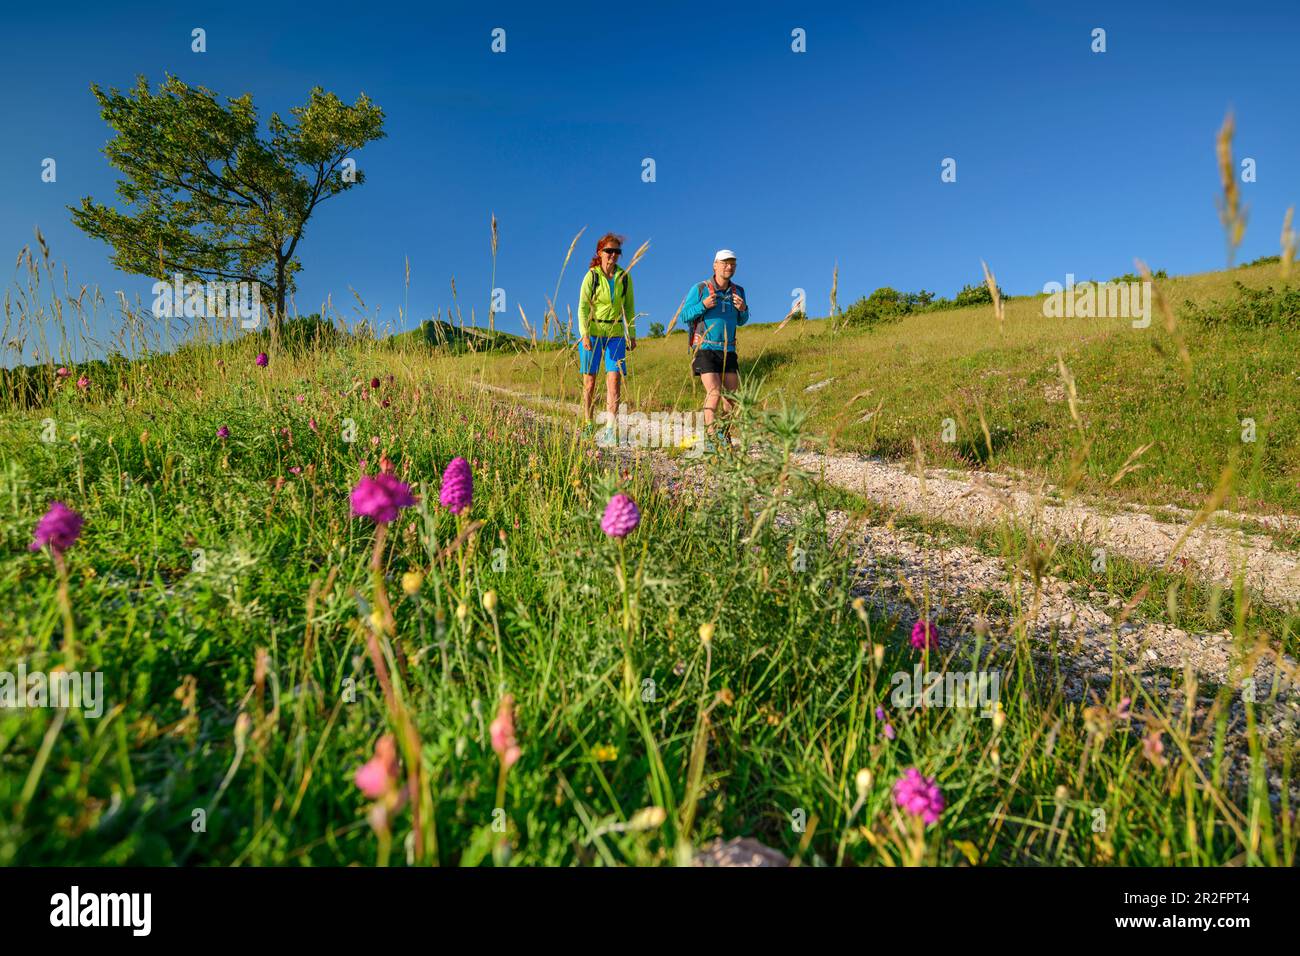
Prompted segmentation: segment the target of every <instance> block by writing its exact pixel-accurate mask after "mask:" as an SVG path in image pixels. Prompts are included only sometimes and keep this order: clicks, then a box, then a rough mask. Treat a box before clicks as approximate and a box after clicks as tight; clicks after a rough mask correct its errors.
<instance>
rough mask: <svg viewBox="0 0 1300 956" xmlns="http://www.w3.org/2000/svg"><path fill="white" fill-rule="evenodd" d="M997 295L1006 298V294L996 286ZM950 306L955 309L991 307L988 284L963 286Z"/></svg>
mask: <svg viewBox="0 0 1300 956" xmlns="http://www.w3.org/2000/svg"><path fill="white" fill-rule="evenodd" d="M998 295H1000V296H1001V297H1002V298H1004V299H1005V298H1007V294H1006V293H1005V292H1003V291H1002V287H1001V286H998ZM952 304H953V305H954V306H956V307H957V308H962V307H963V306H968V305H992V304H993V293H992V292H990V291H989V287H988V283H986V282H981V283H980V284H979V285H964V286H962V287H961V291H960V292H958V293H957V297H956V298H955V299H953V300H952Z"/></svg>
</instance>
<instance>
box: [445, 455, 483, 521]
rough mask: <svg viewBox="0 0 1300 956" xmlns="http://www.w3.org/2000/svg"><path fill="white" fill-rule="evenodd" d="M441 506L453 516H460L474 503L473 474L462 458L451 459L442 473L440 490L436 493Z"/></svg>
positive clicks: (467, 463)
mask: <svg viewBox="0 0 1300 956" xmlns="http://www.w3.org/2000/svg"><path fill="white" fill-rule="evenodd" d="M438 500H439V501H440V502H441V503H442V506H443V507H444V508H446V509H447V510H448V511H450V512H451V513H452V514H454V515H458V514H460V513H461V512H462V511H464V510H465V509H466V508H468V507H469V506H470V505H471V504H473V502H474V474H473V472H471V471H470V467H469V462H467V461H466V460H465V459H464V458H453V459H452V460H451V463H450V464H449V465H447V470H446V471H444V472H443V473H442V490H441V491H439V492H438Z"/></svg>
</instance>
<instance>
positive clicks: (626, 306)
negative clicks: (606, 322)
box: [623, 273, 636, 342]
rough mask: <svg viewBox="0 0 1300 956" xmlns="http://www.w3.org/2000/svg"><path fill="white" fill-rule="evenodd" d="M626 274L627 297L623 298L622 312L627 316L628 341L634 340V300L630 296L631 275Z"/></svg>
mask: <svg viewBox="0 0 1300 956" xmlns="http://www.w3.org/2000/svg"><path fill="white" fill-rule="evenodd" d="M625 274H626V275H627V297H626V298H625V299H624V300H623V314H624V315H625V316H626V317H627V337H628V340H629V341H630V342H635V341H636V302H635V300H634V299H633V297H632V276H631V274H628V273H625Z"/></svg>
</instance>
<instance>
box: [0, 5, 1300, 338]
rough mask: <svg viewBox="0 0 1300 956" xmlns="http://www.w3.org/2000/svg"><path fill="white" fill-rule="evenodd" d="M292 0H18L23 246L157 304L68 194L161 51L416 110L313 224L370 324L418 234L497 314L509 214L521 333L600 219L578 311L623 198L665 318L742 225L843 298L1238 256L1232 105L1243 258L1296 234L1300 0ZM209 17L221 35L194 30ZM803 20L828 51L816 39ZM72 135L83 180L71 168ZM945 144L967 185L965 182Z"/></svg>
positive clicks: (1181, 267) (820, 288) (617, 225)
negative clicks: (802, 45)
mask: <svg viewBox="0 0 1300 956" xmlns="http://www.w3.org/2000/svg"><path fill="white" fill-rule="evenodd" d="M278 6H279V5H275V4H271V3H266V2H262V3H256V4H253V3H240V2H229V3H219V4H218V3H213V4H198V5H193V6H192V7H186V8H184V9H179V10H178V9H176V8H175V7H172V6H169V7H168V8H164V9H152V8H150V7H147V6H145V5H137V4H131V3H126V4H112V5H107V4H98V3H97V4H88V3H80V2H72V3H66V4H58V5H48V4H22V5H13V4H10V5H6V6H5V10H4V12H3V13H2V14H0V35H2V36H3V37H4V43H3V56H2V57H0V116H2V117H3V121H4V130H5V145H4V149H3V150H0V255H3V256H4V257H5V261H6V262H8V263H12V262H13V257H14V256H16V254H17V252H18V250H19V249H20V248H21V247H22V246H23V245H24V244H27V243H29V242H32V240H33V232H32V229H33V226H34V225H39V226H40V228H41V229H42V231H43V232H44V234H45V236H46V238H47V240H48V242H49V243H50V245H51V247H52V250H53V253H54V256H55V258H56V259H57V260H59V261H60V262H66V263H67V264H68V267H69V273H70V277H71V279H72V280H73V282H75V283H77V284H80V283H83V282H85V283H92V284H98V285H100V286H101V287H102V288H103V289H104V290H105V293H106V294H107V295H108V296H109V297H110V298H112V290H115V289H124V290H126V291H127V292H128V294H129V295H132V296H134V294H135V293H137V292H139V293H140V294H141V296H142V298H145V300H146V302H147V301H149V300H148V298H147V296H148V287H149V284H150V283H149V280H147V279H144V278H141V277H138V276H127V275H124V274H121V273H119V272H117V271H116V270H115V269H114V268H113V267H112V266H111V265H110V263H109V250H108V248H107V247H106V246H104V245H103V244H101V243H99V242H96V241H93V240H91V239H89V238H88V237H86V236H84V235H83V234H81V233H80V232H79V230H77V229H76V228H75V227H74V226H73V225H72V224H71V221H70V218H69V215H68V213H67V211H66V208H65V207H66V206H68V205H70V204H75V203H77V202H78V201H79V199H80V197H82V196H84V195H92V196H94V197H95V198H96V199H98V200H100V201H116V197H115V196H114V192H113V184H114V182H115V174H114V171H113V170H112V168H111V167H110V166H109V165H108V162H107V160H106V158H105V157H104V155H103V153H102V151H101V150H102V147H103V144H104V142H105V141H106V139H107V138H108V131H107V127H106V126H105V124H104V122H103V121H102V119H101V118H100V116H99V113H98V108H97V104H96V103H95V101H94V99H93V97H92V96H91V94H90V92H89V85H90V83H91V82H97V83H99V84H100V85H102V86H104V87H108V86H116V87H119V88H128V87H130V86H131V85H132V84H133V83H134V77H135V75H136V74H138V73H143V74H144V75H146V76H147V77H148V78H149V79H150V81H151V82H153V83H155V84H156V83H157V82H158V81H160V80H161V79H162V78H163V76H164V73H165V72H172V73H174V74H176V75H177V76H179V77H180V78H181V79H183V80H185V81H186V82H188V83H191V84H201V85H204V86H207V87H209V88H210V89H212V90H214V91H216V92H218V93H219V94H222V95H229V96H236V95H240V94H243V93H245V92H250V93H252V94H253V97H254V102H255V103H256V104H257V105H258V107H259V110H260V112H261V115H262V117H263V119H265V118H267V117H269V115H270V113H271V112H272V111H280V112H281V113H282V114H283V113H285V111H287V109H288V107H290V106H293V105H297V104H299V103H301V102H303V101H304V100H305V98H306V94H307V91H308V90H309V89H310V88H311V87H312V86H313V85H315V84H319V85H321V86H323V87H325V88H326V89H327V90H331V91H333V92H336V93H337V94H338V95H339V96H341V97H342V98H344V99H345V100H347V101H348V102H351V101H352V100H353V99H354V98H355V97H356V95H357V94H358V93H360V92H362V91H364V92H365V93H367V94H368V95H369V96H370V97H371V98H372V99H373V100H374V101H375V102H376V103H377V104H378V105H380V106H381V107H382V108H383V109H384V111H385V113H386V115H387V120H386V124H385V128H386V130H387V132H388V137H387V138H386V139H383V140H380V141H379V142H377V143H374V144H372V145H370V146H368V147H366V148H365V149H364V150H363V151H362V152H361V153H360V154H359V156H358V160H359V164H360V166H361V168H363V169H364V170H365V171H366V173H367V176H368V181H367V182H366V183H365V184H364V185H362V186H360V187H359V188H356V189H354V190H353V191H351V192H349V193H346V194H344V195H342V196H339V197H337V198H335V199H333V200H330V201H329V202H327V203H326V204H324V205H323V206H322V207H320V209H319V211H318V213H317V215H316V216H315V217H314V218H313V220H312V221H311V222H310V223H309V225H308V228H307V234H306V237H305V239H304V242H303V244H302V245H301V246H300V253H301V259H302V263H303V271H302V273H301V274H300V277H299V291H298V294H297V297H296V300H297V306H298V310H299V311H300V312H304V313H305V312H310V311H315V310H316V309H317V308H318V307H319V305H320V303H321V302H322V301H323V300H324V299H325V297H326V295H327V294H330V293H332V295H333V300H334V303H335V305H336V307H339V308H340V309H341V310H342V311H343V313H344V315H345V317H347V318H348V319H349V321H350V322H351V321H353V320H355V318H356V314H355V313H354V312H353V311H352V307H353V305H354V300H353V298H352V295H351V293H350V292H349V289H348V286H349V285H351V286H352V287H353V288H354V289H355V290H356V291H357V292H358V293H359V294H360V295H361V296H362V298H363V299H364V300H365V301H366V303H367V304H368V305H369V306H371V307H372V310H373V308H374V307H376V306H378V307H381V312H380V321H381V323H382V322H384V321H393V322H395V321H396V319H397V307H398V306H399V305H402V304H403V300H404V297H405V292H404V289H403V262H404V257H406V256H408V255H409V257H410V261H411V273H412V276H411V288H410V315H409V317H408V319H407V322H406V323H405V325H406V326H408V327H409V326H411V325H414V324H415V323H416V322H418V321H420V320H422V319H425V318H428V317H430V316H431V315H432V313H433V311H434V310H435V309H436V308H438V307H442V308H443V309H444V314H445V310H446V308H447V306H449V305H450V303H451V296H450V290H449V285H448V280H449V279H450V278H451V277H452V276H453V275H454V276H455V277H456V281H457V287H458V289H459V291H460V293H461V305H462V308H463V309H464V311H465V314H466V317H467V318H468V313H469V306H470V305H471V304H473V305H475V306H476V307H477V309H478V314H479V316H480V319H481V317H483V316H484V315H485V312H486V307H487V302H488V290H489V269H490V266H491V259H490V248H489V235H488V216H489V214H490V213H491V212H493V211H495V213H496V215H497V217H498V219H499V220H500V229H501V249H500V258H499V261H498V268H497V285H499V286H501V287H503V288H504V289H505V290H506V292H507V297H508V307H509V315H508V317H505V318H503V319H502V320H501V321H500V324H499V327H503V328H507V329H510V330H518V329H519V328H520V326H519V313H518V307H517V305H516V303H520V302H521V303H522V304H523V306H524V308H525V310H526V311H527V313H528V315H529V318H530V319H533V318H540V317H541V314H542V310H543V306H544V297H545V296H548V295H550V294H551V293H552V291H553V290H554V287H555V281H556V278H557V275H558V271H559V267H560V263H561V261H562V259H563V256H564V253H565V250H566V249H567V247H568V243H569V241H570V239H571V238H572V237H573V235H574V233H576V232H577V231H578V229H580V228H581V227H583V226H584V225H585V226H587V227H588V229H587V233H586V234H585V235H584V237H583V240H582V242H581V244H580V246H579V249H578V251H577V252H576V253H575V257H574V259H575V261H574V262H572V263H571V264H570V268H569V271H568V272H567V273H566V275H565V279H564V285H563V288H562V290H561V296H560V312H561V315H563V313H564V309H563V306H564V304H566V303H568V304H573V303H575V300H576V295H577V284H578V281H579V280H580V278H581V274H582V269H583V268H584V267H585V265H586V261H587V259H589V257H590V255H591V251H592V248H591V247H592V245H593V243H594V241H595V239H596V237H597V236H599V235H600V233H602V232H604V231H605V230H607V229H614V230H616V231H618V232H621V233H623V234H625V235H626V236H627V247H628V249H629V250H631V249H633V248H635V247H636V246H637V245H639V244H640V243H641V242H642V241H643V240H645V239H649V240H650V241H651V246H650V252H649V255H648V257H647V258H646V259H645V260H644V261H643V262H642V264H641V265H639V266H638V267H637V270H636V272H634V278H635V279H636V287H637V306H638V309H639V310H640V311H643V312H647V313H649V315H648V316H646V317H644V318H642V319H641V320H640V321H639V323H638V326H639V329H640V330H641V332H642V334H644V333H645V331H646V329H647V328H648V325H649V323H650V322H652V321H660V322H664V323H666V322H667V321H668V319H669V318H670V317H671V316H672V314H673V312H674V310H675V309H676V308H677V304H678V303H679V302H680V300H681V298H682V296H683V295H684V294H685V292H686V290H687V288H688V287H689V285H690V284H691V283H693V282H695V281H697V280H700V279H703V278H705V277H706V276H707V274H708V272H709V269H710V263H711V261H712V256H713V252H714V250H715V249H717V248H718V247H720V246H727V247H730V248H733V249H735V250H736V251H737V253H738V255H739V270H738V273H737V276H736V278H737V281H740V282H741V283H743V284H744V285H745V286H746V288H747V291H748V296H749V301H750V305H751V310H752V312H753V314H754V316H755V318H756V319H757V320H758V321H772V320H776V319H779V318H781V317H782V316H783V315H784V314H785V313H786V311H787V310H788V309H789V307H790V302H791V290H792V289H793V288H795V287H802V288H804V289H806V290H807V294H808V304H809V311H810V312H811V313H812V314H814V315H821V314H825V313H826V311H827V310H828V297H829V292H830V280H831V270H832V267H833V266H834V264H835V263H836V262H837V261H838V263H839V269H840V274H839V301H840V304H841V305H845V304H847V303H848V302H849V301H851V300H852V299H854V298H856V297H857V296H859V295H863V294H866V293H869V292H870V291H871V290H872V289H874V288H876V287H877V286H881V285H891V286H894V287H896V288H900V289H906V290H915V289H919V288H922V287H923V288H926V289H929V290H931V291H935V292H938V293H939V294H941V295H952V294H953V293H954V292H955V291H956V290H957V289H959V288H960V287H961V286H962V285H963V284H964V283H968V282H975V281H978V279H979V277H980V270H979V260H980V259H981V258H984V259H986V260H987V261H988V262H989V264H990V266H991V267H992V268H993V269H994V271H995V272H996V274H997V276H998V281H999V283H1000V284H1001V285H1002V287H1003V288H1004V289H1005V290H1007V291H1008V292H1010V293H1013V294H1018V293H1028V292H1034V291H1038V290H1040V289H1041V288H1042V285H1043V283H1045V282H1048V281H1052V280H1055V281H1063V280H1064V278H1065V274H1066V273H1067V272H1072V273H1074V274H1075V275H1076V276H1078V277H1079V278H1080V279H1082V278H1085V277H1092V278H1098V279H1102V278H1108V277H1110V276H1113V275H1117V274H1121V273H1124V272H1127V271H1130V270H1131V269H1132V261H1133V258H1134V256H1140V257H1142V258H1144V259H1145V260H1146V261H1147V262H1149V263H1150V264H1151V265H1152V267H1153V268H1160V267H1163V268H1165V269H1167V270H1169V271H1170V272H1171V273H1174V272H1179V273H1183V272H1196V271H1203V270H1206V269H1215V268H1221V267H1222V266H1223V265H1224V262H1225V258H1224V257H1225V253H1224V246H1223V240H1222V231H1221V227H1220V225H1219V222H1218V219H1217V215H1216V210H1215V196H1216V193H1217V190H1218V176H1217V172H1216V167H1215V154H1214V134H1215V132H1216V130H1217V129H1218V127H1219V125H1220V123H1221V122H1222V120H1223V116H1224V113H1225V111H1226V109H1227V107H1228V106H1229V105H1231V106H1233V107H1234V109H1235V113H1236V118H1237V131H1238V132H1237V139H1236V143H1235V146H1234V150H1235V154H1236V156H1237V158H1238V159H1240V158H1242V157H1246V156H1249V157H1253V158H1254V159H1255V160H1256V162H1257V169H1258V181H1257V182H1255V183H1251V184H1244V185H1243V186H1242V189H1243V195H1244V199H1245V201H1246V202H1247V203H1249V205H1250V224H1249V227H1248V229H1247V232H1246V240H1245V243H1244V245H1243V247H1242V249H1241V251H1240V253H1239V255H1238V260H1237V261H1238V262H1240V261H1247V260H1249V259H1252V258H1255V257H1257V256H1261V255H1272V254H1275V253H1277V252H1278V245H1279V244H1278V235H1279V232H1280V228H1281V223H1282V217H1283V214H1284V212H1285V210H1286V208H1287V206H1288V205H1290V204H1292V203H1297V204H1300V164H1298V163H1297V157H1300V124H1298V123H1297V122H1296V120H1297V115H1298V110H1297V103H1298V102H1300V100H1298V99H1297V79H1298V74H1297V70H1296V52H1297V49H1300V29H1298V28H1300V5H1297V4H1296V3H1295V2H1289V3H1273V2H1258V3H1256V2H1252V3H1250V4H1248V5H1237V6H1233V5H1229V4H1224V3H1222V2H1215V3H1199V2H1196V3H1192V2H1188V3H1168V4H1164V3H1160V4H1157V3H1147V4H1134V3H1131V2H1124V3H1097V2H1090V3H1086V4H1070V3H1058V2H1032V3H1031V2H1022V3H997V4H986V3H980V4H974V3H972V4H961V5H956V4H951V5H949V4H939V3H926V4H918V3H915V2H910V3H898V4H889V5H880V6H872V7H871V8H870V9H851V10H850V9H837V8H836V7H832V6H829V5H824V4H811V3H797V4H794V3H792V4H782V5H763V6H761V7H755V8H752V9H750V8H749V5H748V4H739V3H732V4H719V5H717V6H716V8H714V9H715V10H716V12H708V11H709V7H708V6H707V5H701V4H698V3H696V4H680V5H665V4H659V3H654V4H640V3H628V2H623V3H618V4H609V5H600V4H581V5H574V6H573V7H572V8H571V9H569V10H567V11H565V12H557V10H556V8H555V7H554V5H551V4H546V5H540V4H526V5H525V4H520V5H505V4H487V3H475V4H463V5H460V4H458V5H455V6H454V7H446V8H441V7H440V8H437V9H435V8H433V7H431V6H428V5H411V6H409V7H403V6H402V5H401V4H394V3H388V2H384V3H356V2H350V3H346V4H318V5H310V6H303V5H301V4H293V5H284V8H283V9H282V10H281V9H278ZM854 6H855V7H857V5H854ZM193 27H203V28H204V29H206V31H207V44H208V50H207V52H206V53H202V54H197V53H193V52H191V50H190V43H191V39H190V30H191V29H192V28H193ZM495 27H502V28H504V29H505V30H506V31H507V34H506V37H507V41H506V42H507V50H506V52H505V53H504V54H493V53H492V52H491V50H490V43H491V36H490V34H491V31H492V29H493V28H495ZM796 27H801V28H803V29H804V30H806V31H807V52H806V53H802V54H797V53H794V52H792V51H791V30H793V29H794V28H796ZM1094 27H1103V28H1104V29H1105V30H1106V32H1107V36H1106V42H1107V52H1105V53H1104V54H1095V53H1093V52H1091V49H1090V45H1091V31H1092V29H1093V28H1094ZM47 156H48V157H54V158H55V159H56V160H57V162H58V181H57V182H56V183H52V184H47V183H42V182H41V179H40V172H41V161H42V159H43V158H45V157H47ZM645 157H652V158H653V159H654V160H655V163H656V167H657V169H656V173H657V181H656V182H654V183H645V182H642V180H641V171H642V160H643V159H644V158H645ZM945 157H953V158H955V159H956V160H957V182H955V183H943V182H941V181H940V164H941V162H942V160H943V159H944V158H945ZM5 279H6V283H7V282H8V280H9V275H6V276H5ZM372 314H373V312H372Z"/></svg>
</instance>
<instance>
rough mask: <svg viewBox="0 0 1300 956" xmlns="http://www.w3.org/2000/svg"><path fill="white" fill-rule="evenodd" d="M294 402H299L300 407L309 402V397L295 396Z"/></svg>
mask: <svg viewBox="0 0 1300 956" xmlns="http://www.w3.org/2000/svg"><path fill="white" fill-rule="evenodd" d="M293 400H294V401H295V402H297V403H298V404H299V405H301V404H302V403H303V402H305V401H307V396H306V395H295V396H294V397H293Z"/></svg>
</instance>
